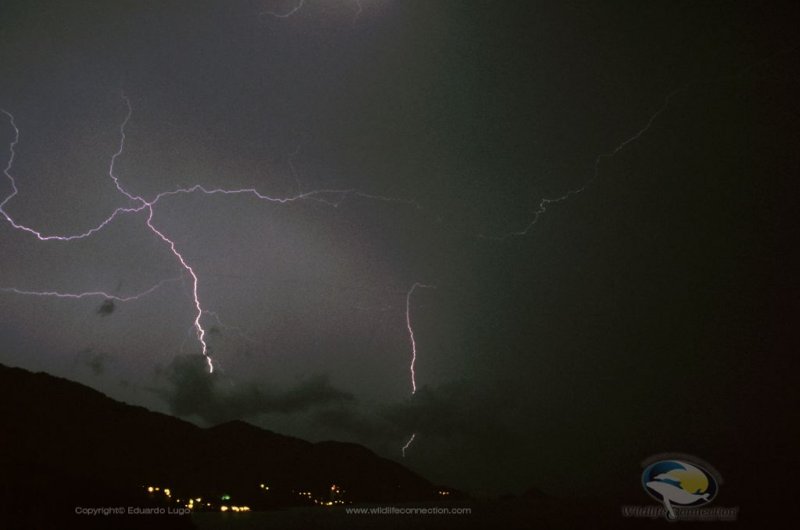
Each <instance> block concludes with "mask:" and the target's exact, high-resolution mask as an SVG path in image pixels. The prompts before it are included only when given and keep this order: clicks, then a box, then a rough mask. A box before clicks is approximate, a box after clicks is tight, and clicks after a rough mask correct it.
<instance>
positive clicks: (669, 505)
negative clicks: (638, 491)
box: [642, 460, 718, 520]
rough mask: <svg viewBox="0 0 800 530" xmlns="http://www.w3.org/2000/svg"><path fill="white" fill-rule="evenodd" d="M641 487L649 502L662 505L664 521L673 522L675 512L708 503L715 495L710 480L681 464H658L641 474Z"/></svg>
mask: <svg viewBox="0 0 800 530" xmlns="http://www.w3.org/2000/svg"><path fill="white" fill-rule="evenodd" d="M642 486H643V487H644V490H645V491H646V492H647V493H648V495H650V496H651V497H652V498H654V499H655V500H657V501H658V502H661V503H662V504H664V509H665V510H666V517H667V519H671V520H675V519H676V518H677V516H676V514H675V510H676V508H677V509H680V508H688V507H698V506H703V505H706V504H708V503H710V502H711V501H712V500H713V499H714V497H715V496H716V494H717V489H718V484H717V480H716V479H715V478H714V476H713V475H712V474H711V473H709V472H708V471H706V470H705V469H703V468H702V467H700V466H698V465H697V464H693V463H689V462H686V461H685V460H659V461H658V462H655V463H652V464H650V465H649V466H647V467H646V468H645V470H644V472H643V473H642Z"/></svg>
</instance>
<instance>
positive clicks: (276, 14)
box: [261, 0, 306, 18]
mask: <svg viewBox="0 0 800 530" xmlns="http://www.w3.org/2000/svg"><path fill="white" fill-rule="evenodd" d="M305 3H306V0H299V1H298V2H297V4H295V6H294V7H292V8H291V9H289V11H286V12H285V13H279V12H277V11H263V12H262V13H261V14H262V15H267V16H270V17H275V18H289V17H290V16H292V15H294V14H295V13H297V12H298V11H300V10H301V9H303V4H305Z"/></svg>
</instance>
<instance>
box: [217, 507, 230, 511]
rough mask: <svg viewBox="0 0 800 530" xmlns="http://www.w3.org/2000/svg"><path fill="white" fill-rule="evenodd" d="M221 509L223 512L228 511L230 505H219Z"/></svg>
mask: <svg viewBox="0 0 800 530" xmlns="http://www.w3.org/2000/svg"><path fill="white" fill-rule="evenodd" d="M219 511H221V512H227V511H228V507H227V506H220V507H219Z"/></svg>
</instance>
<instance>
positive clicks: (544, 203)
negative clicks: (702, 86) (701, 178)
mask: <svg viewBox="0 0 800 530" xmlns="http://www.w3.org/2000/svg"><path fill="white" fill-rule="evenodd" d="M688 86H689V85H688V84H686V85H684V86H682V87H680V88H677V89H675V90H673V91H672V92H670V93H669V94H667V95H666V97H665V98H664V103H663V104H662V105H661V106H660V107H659V108H658V109H657V110H656V111H655V112H654V113H653V114H651V115H650V118H649V119H648V120H647V123H645V125H644V126H643V127H642V128H641V129H639V130H638V131H636V133H635V134H633V135H632V136H629V137H628V138H626V139H625V140H623V141H622V142H621V143H620V144H619V145H617V146H616V147H615V148H614V149H612V150H611V151H610V152H608V153H603V154H600V155H598V156H597V158H595V160H594V173H593V174H592V176H591V178H590V179H589V180H588V181H586V183H584V185H583V186H581V187H579V188H575V189H573V190H569V191H567V192H566V193H564V194H563V195H561V196H558V197H545V198H543V199H541V200H540V201H539V206H538V207H537V209H536V211H534V212H533V219H531V221H530V222H529V223H528V224H527V225H526V226H525V228H523V229H521V230H517V231H515V232H508V233H505V234H502V235H497V236H487V235H485V234H480V235H479V236H478V237H480V238H482V239H493V240H496V241H502V240H504V239H508V238H510V237H522V236H526V235H528V232H530V231H531V229H532V228H533V227H534V225H536V223H537V222H538V221H539V218H540V217H541V216H542V215H543V214H544V213H545V212H546V211H547V208H548V207H549V206H551V205H553V204H558V203H560V202H563V201H566V200H567V199H569V198H570V197H573V196H575V195H578V194H579V193H582V192H583V191H585V190H586V188H588V187H589V185H591V184H592V183H593V182H594V181H595V180H597V177H598V176H599V175H600V164H601V162H602V161H603V160H606V159H609V158H613V157H614V155H616V154H617V153H619V152H620V151H622V150H623V149H625V147H627V146H628V145H629V144H631V143H632V142H635V141H636V140H638V139H639V138H640V137H641V136H642V135H643V134H645V133H646V132H647V131H648V130H650V127H652V126H653V123H654V122H655V121H656V119H657V118H658V117H659V116H660V115H661V114H662V113H663V112H664V111H665V110H666V109H667V107H668V106H669V103H670V100H671V99H672V98H673V97H674V96H675V95H677V94H678V93H679V92H682V91H684V90H686V89H687V88H688Z"/></svg>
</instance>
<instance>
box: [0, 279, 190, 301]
mask: <svg viewBox="0 0 800 530" xmlns="http://www.w3.org/2000/svg"><path fill="white" fill-rule="evenodd" d="M174 281H178V278H172V279H170V280H162V281H160V282H158V283H157V284H155V285H154V286H152V287H150V288H149V289H147V290H145V291H142V292H140V293H137V294H132V295H128V296H119V295H115V294H111V293H107V292H105V291H86V292H81V293H63V292H60V291H30V290H25V289H17V288H16V287H0V292H3V293H14V294H21V295H27V296H41V297H52V298H65V299H72V300H82V299H83V298H92V297H101V298H105V299H106V300H115V301H117V302H132V301H134V300H139V299H140V298H142V297H145V296H147V295H148V294H150V293H152V292H154V291H156V290H157V289H159V288H160V287H161V286H162V285H164V284H165V283H167V282H174Z"/></svg>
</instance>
